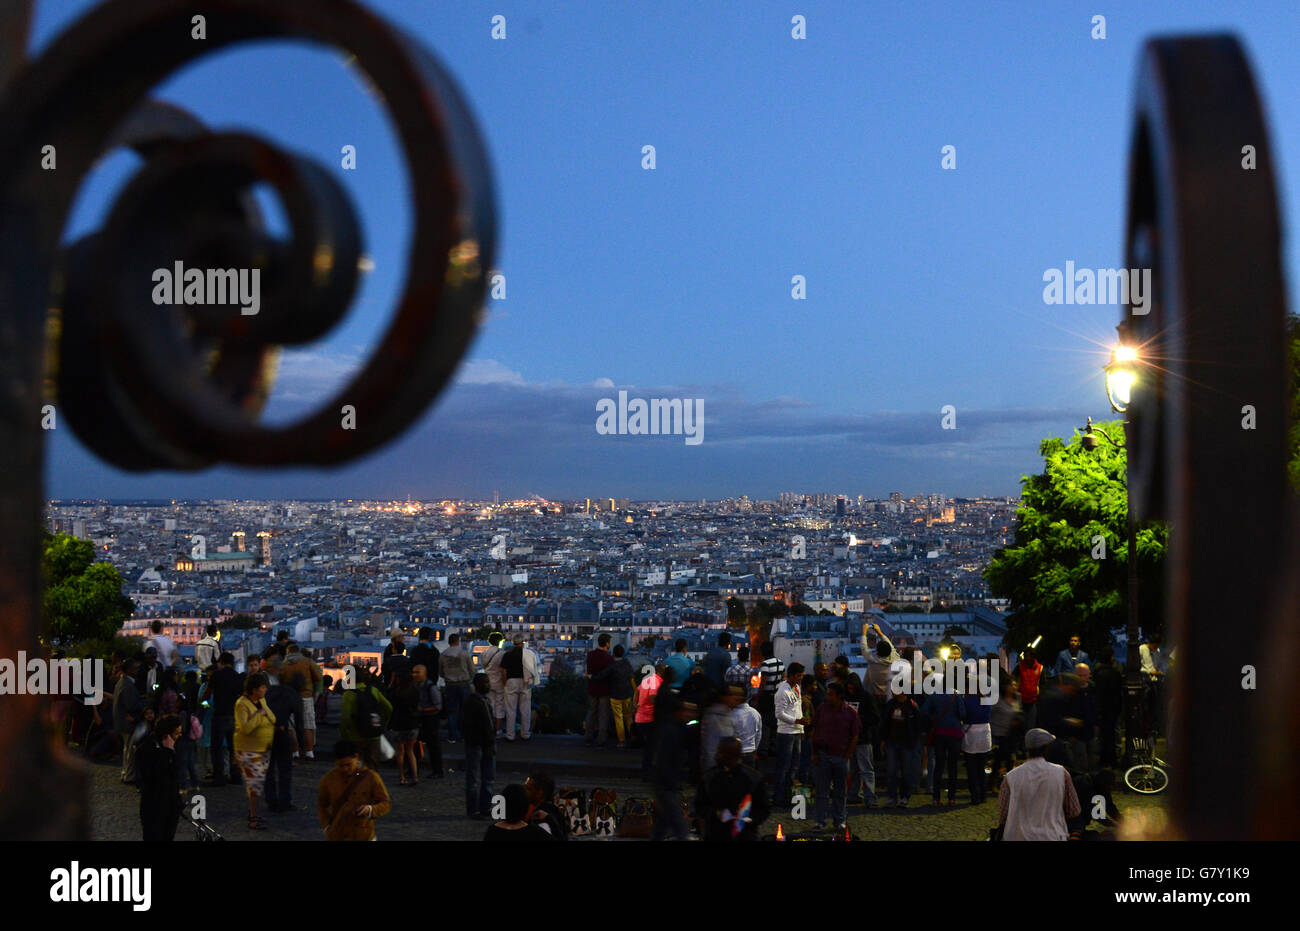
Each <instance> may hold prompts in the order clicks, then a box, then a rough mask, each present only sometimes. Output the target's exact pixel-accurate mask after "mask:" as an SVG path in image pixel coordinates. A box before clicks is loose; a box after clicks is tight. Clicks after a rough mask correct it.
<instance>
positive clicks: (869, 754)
mask: <svg viewBox="0 0 1300 931" xmlns="http://www.w3.org/2000/svg"><path fill="white" fill-rule="evenodd" d="M836 668H837V670H838V668H839V665H838V662H837V664H836ZM844 668H845V669H847V668H848V667H847V665H846V666H845V667H844ZM839 681H840V683H841V684H842V685H843V686H844V704H845V706H846V707H848V708H849V709H851V710H852V711H853V713H854V714H856V715H857V716H858V725H859V728H858V745H857V747H855V748H854V750H853V760H852V763H853V765H852V767H851V771H850V782H849V795H850V796H851V799H850V800H851V801H853V802H854V803H855V804H856V803H857V802H858V801H859V799H860V800H861V802H862V804H863V805H865V806H867V807H868V808H875V807H876V765H875V745H876V742H877V739H878V736H877V735H878V733H879V728H880V709H879V707H878V706H877V705H876V699H875V696H873V695H868V694H867V690H866V687H865V686H864V685H863V684H862V680H861V679H860V678H858V676H857V675H855V674H853V673H849V674H848V675H847V676H844V677H843V678H842V679H839ZM859 786H861V789H859ZM859 792H861V796H859Z"/></svg>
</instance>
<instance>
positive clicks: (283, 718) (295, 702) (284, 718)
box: [266, 682, 302, 743]
mask: <svg viewBox="0 0 1300 931" xmlns="http://www.w3.org/2000/svg"><path fill="white" fill-rule="evenodd" d="M266 707H268V708H270V709H271V713H272V714H273V715H275V740H276V742H277V743H279V742H280V741H281V740H284V739H287V738H288V735H289V731H290V730H293V729H294V728H296V726H297V720H298V718H300V717H302V696H300V695H299V694H298V690H297V689H295V688H293V687H292V686H289V685H285V684H284V683H283V682H281V683H279V684H278V685H273V686H271V687H270V688H269V689H267V690H266Z"/></svg>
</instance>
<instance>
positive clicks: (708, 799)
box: [695, 764, 771, 841]
mask: <svg viewBox="0 0 1300 931" xmlns="http://www.w3.org/2000/svg"><path fill="white" fill-rule="evenodd" d="M746 796H749V798H750V803H751V808H750V812H749V821H748V822H747V823H746V824H745V827H744V828H743V829H742V830H741V831H740V833H739V834H738V835H736V836H732V827H733V824H732V822H730V821H727V822H724V821H723V820H722V818H721V815H722V813H723V812H724V811H729V812H731V814H732V815H733V816H734V815H736V814H737V813H738V812H739V811H740V806H741V805H742V804H743V802H744V800H745V797H746ZM770 812H771V807H770V802H769V797H768V791H767V781H766V780H765V779H764V778H763V776H762V775H760V774H759V773H758V772H756V771H755V770H752V769H750V768H749V767H748V766H745V765H744V764H741V765H739V766H737V767H736V768H735V769H724V768H723V767H721V766H715V767H713V768H712V769H710V770H709V771H708V772H706V773H705V774H704V778H703V779H701V780H700V790H699V792H697V793H696V795H695V814H696V816H698V817H699V819H700V820H701V821H702V822H703V829H704V840H706V841H732V840H742V841H750V840H758V829H759V826H760V825H761V824H762V823H763V822H764V821H765V820H767V816H768V814H769V813H770Z"/></svg>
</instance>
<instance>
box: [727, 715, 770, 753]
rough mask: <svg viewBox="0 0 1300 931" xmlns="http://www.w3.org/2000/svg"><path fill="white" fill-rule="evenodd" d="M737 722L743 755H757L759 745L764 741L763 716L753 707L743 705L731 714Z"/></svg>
mask: <svg viewBox="0 0 1300 931" xmlns="http://www.w3.org/2000/svg"><path fill="white" fill-rule="evenodd" d="M731 717H732V720H733V721H735V722H736V737H737V739H738V740H739V741H740V752H741V753H757V752H758V745H759V744H760V743H761V742H762V740H763V716H762V715H761V714H759V713H758V709H757V708H755V707H754V706H753V705H747V704H745V703H743V702H742V703H741V704H739V705H737V706H736V710H735V711H733V712H731Z"/></svg>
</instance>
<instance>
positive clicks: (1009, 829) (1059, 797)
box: [998, 727, 1081, 840]
mask: <svg viewBox="0 0 1300 931" xmlns="http://www.w3.org/2000/svg"><path fill="white" fill-rule="evenodd" d="M1054 740H1056V738H1055V737H1053V736H1052V735H1051V734H1050V733H1049V732H1048V731H1045V730H1043V729H1042V728H1041V727H1036V728H1034V729H1033V730H1031V731H1030V732H1029V733H1027V734H1026V735H1025V752H1026V753H1027V754H1028V757H1029V758H1028V759H1027V760H1025V762H1023V763H1021V764H1020V765H1019V766H1017V767H1016V768H1015V769H1013V770H1011V772H1009V773H1007V775H1006V778H1005V779H1004V780H1003V782H1002V791H1001V792H999V793H998V825H999V826H1001V827H1002V839H1003V840H1067V839H1068V838H1069V836H1070V832H1069V830H1068V829H1067V828H1066V826H1065V819H1066V818H1067V817H1068V818H1074V817H1077V816H1078V814H1079V812H1080V810H1081V809H1080V807H1079V797H1078V795H1077V794H1075V791H1074V782H1073V781H1072V780H1071V779H1070V774H1069V772H1067V771H1066V769H1065V767H1064V766H1058V765H1056V764H1055V763H1049V762H1047V760H1046V759H1045V758H1044V757H1045V755H1046V754H1047V748H1048V747H1050V746H1051V745H1052V742H1053V741H1054Z"/></svg>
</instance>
